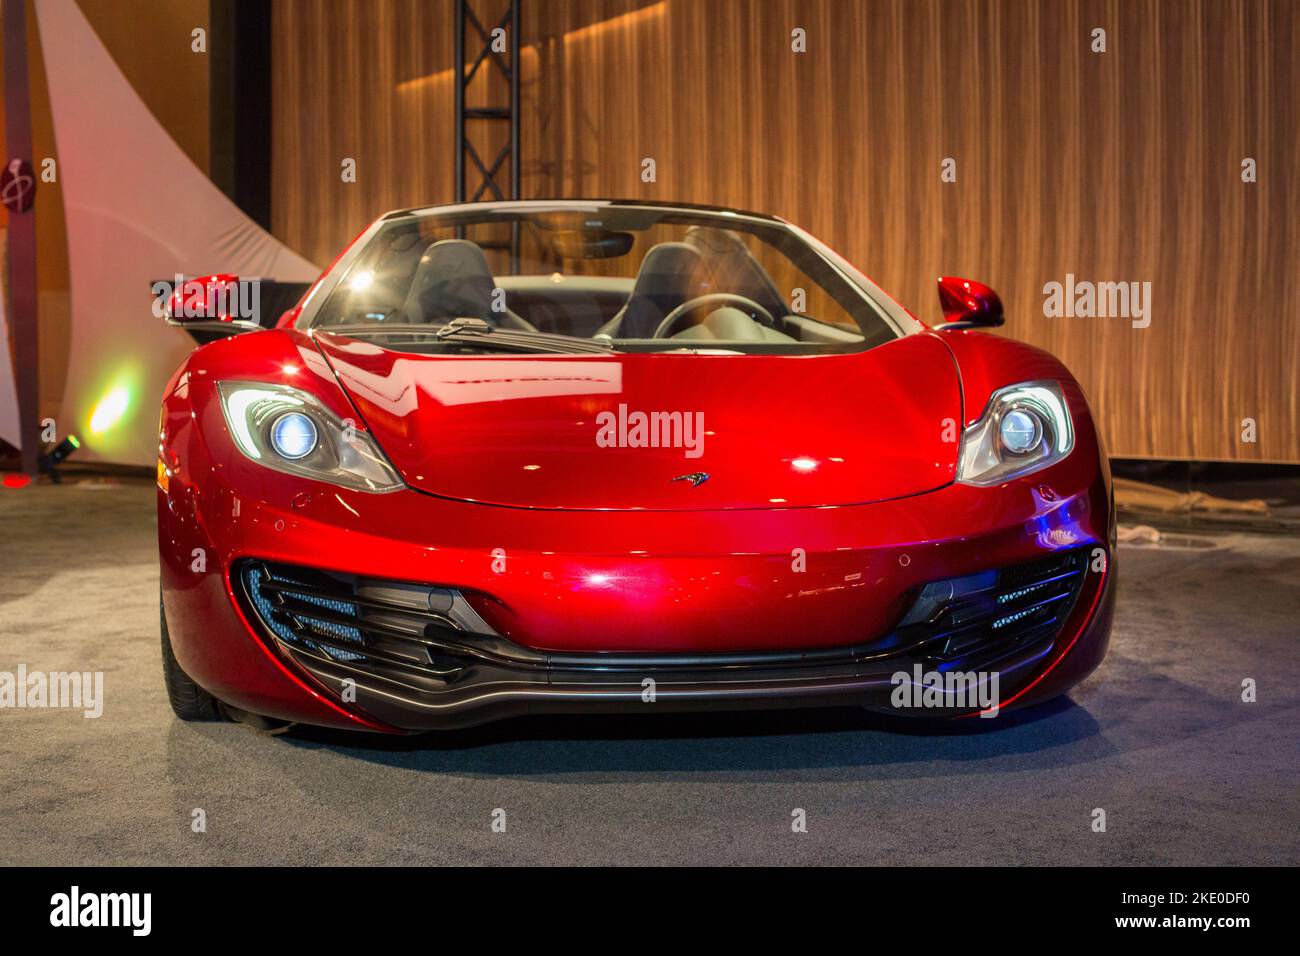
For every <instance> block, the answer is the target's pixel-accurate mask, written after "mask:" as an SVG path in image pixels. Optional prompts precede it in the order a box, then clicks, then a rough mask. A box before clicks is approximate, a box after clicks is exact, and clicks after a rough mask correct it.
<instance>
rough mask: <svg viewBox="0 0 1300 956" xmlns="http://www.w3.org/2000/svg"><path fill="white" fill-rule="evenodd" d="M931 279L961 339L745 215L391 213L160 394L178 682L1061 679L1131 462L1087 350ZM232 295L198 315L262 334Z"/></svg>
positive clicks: (448, 693) (985, 294)
mask: <svg viewBox="0 0 1300 956" xmlns="http://www.w3.org/2000/svg"><path fill="white" fill-rule="evenodd" d="M221 281H222V282H224V283H225V285H227V286H229V285H231V284H232V283H234V282H235V281H236V280H234V279H231V278H229V277H222V279H221ZM211 284H212V283H210V284H209V286H208V288H209V291H210V287H211ZM939 294H940V298H941V300H942V303H943V307H944V312H945V315H946V317H947V318H948V319H949V320H950V321H948V322H946V323H945V324H943V325H941V326H938V327H937V328H933V329H931V328H928V327H927V326H925V325H924V324H923V323H921V322H920V321H918V320H917V319H916V318H914V317H913V316H912V315H910V314H909V313H908V312H907V311H906V310H904V309H903V308H902V307H900V306H899V305H898V304H897V303H895V302H894V301H893V300H892V299H891V298H890V297H889V296H887V295H885V294H884V293H883V292H882V291H881V290H880V289H879V288H877V287H876V286H875V285H874V284H873V283H872V282H871V281H870V280H868V279H867V278H866V277H865V276H864V275H862V274H861V273H860V272H859V271H858V270H857V269H855V268H854V267H853V266H851V265H850V264H849V263H848V262H846V261H845V260H844V259H843V258H841V257H840V256H839V255H837V254H836V253H834V252H833V251H831V250H830V249H828V248H827V247H826V246H825V245H823V244H822V243H820V242H818V241H817V240H816V239H814V238H813V237H811V236H810V235H808V234H807V233H805V232H803V231H802V230H800V229H799V228H797V227H795V226H793V225H791V224H790V223H787V222H785V221H783V220H781V219H777V218H772V217H769V216H762V215H755V214H751V213H745V212H737V211H732V210H724V209H713V208H706V207H699V206H687V205H661V204H653V203H645V202H602V201H557V202H541V201H536V202H509V203H487V204H471V205H456V206H440V207H436V208H428V209H413V210H407V211H402V212H394V213H390V214H388V215H386V216H384V217H382V218H381V219H379V220H378V221H377V222H375V223H374V224H373V225H372V226H370V228H369V229H367V230H366V231H365V232H364V233H363V234H362V235H361V236H360V237H359V238H358V239H357V240H356V241H355V242H354V243H353V244H352V245H351V246H350V247H349V248H348V249H347V251H345V252H344V253H343V254H342V255H341V256H340V258H339V259H338V260H337V261H336V262H335V263H334V264H333V265H332V266H331V267H330V268H329V269H328V270H327V271H326V272H325V274H324V275H323V276H321V277H320V279H319V280H317V282H316V283H315V284H314V285H313V286H312V287H311V289H310V290H309V291H308V292H307V294H306V295H305V296H304V297H303V298H302V300H301V301H300V302H299V304H298V305H297V306H296V307H294V308H293V309H292V310H290V311H289V312H287V313H286V314H285V315H284V316H283V317H281V318H280V320H279V322H278V324H277V325H276V327H274V328H269V329H261V330H256V331H249V332H247V334H240V335H234V336H231V335H227V336H225V337H221V338H218V339H217V340H215V341H211V342H209V344H206V345H204V346H202V347H201V348H198V349H196V350H195V351H194V352H193V353H192V354H191V355H190V357H189V359H188V360H187V361H186V362H185V364H184V365H183V366H182V367H181V368H180V369H179V370H177V372H176V374H175V375H174V376H173V378H172V380H171V381H170V383H169V384H168V386H167V390H166V396H165V398H164V399H163V406H162V420H161V428H160V445H159V459H158V488H159V490H158V535H159V549H160V554H161V563H162V600H161V604H162V646H163V663H164V674H165V678H166V684H167V690H168V694H169V696H170V699H171V703H172V706H173V707H174V708H175V710H176V713H177V714H178V715H179V716H180V717H181V718H184V719H204V718H215V717H218V716H220V715H222V714H224V713H230V712H232V711H234V712H236V713H242V714H251V715H259V716H261V717H264V718H273V719H276V720H282V721H297V722H304V723H310V724H319V725H328V726H334V727H345V728H364V729H368V730H375V731H387V732H395V731H418V730H427V729H436V728H446V727H454V726H463V725H469V724H474V723H480V722H483V721H488V720H493V719H496V718H500V717H505V716H509V715H515V714H525V713H557V712H604V711H611V710H619V711H645V712H648V713H653V712H655V711H656V710H657V709H684V708H685V709H691V708H746V707H777V706H801V705H802V706H809V705H811V706H825V705H843V704H852V705H860V706H865V707H867V708H872V709H877V710H882V711H888V712H891V713H900V714H907V715H916V716H930V715H934V714H938V715H942V716H951V717H960V716H973V715H976V714H982V715H989V714H996V713H998V712H999V711H1000V710H1002V709H1005V708H1007V707H1009V706H1021V705H1024V704H1027V703H1031V702H1034V701H1040V700H1043V699H1044V698H1047V697H1051V696H1054V695H1057V694H1061V693H1062V692H1064V691H1066V690H1067V689H1069V688H1070V687H1072V686H1073V685H1075V684H1076V683H1078V682H1079V681H1080V680H1081V679H1083V677H1084V676H1086V675H1087V674H1088V673H1089V672H1090V671H1092V670H1093V668H1095V667H1096V666H1097V664H1098V663H1099V662H1100V660H1101V658H1102V655H1103V654H1104V653H1105V649H1106V645H1107V641H1108V638H1109V631H1110V622H1111V609H1112V605H1113V597H1114V586H1113V576H1114V572H1113V566H1112V564H1111V561H1112V559H1113V554H1114V516H1113V510H1112V497H1111V488H1110V476H1109V471H1108V467H1107V462H1106V458H1105V455H1104V454H1103V452H1102V450H1101V448H1100V445H1099V442H1098V437H1097V434H1096V430H1095V427H1094V424H1093V420H1092V417H1091V415H1090V414H1089V411H1088V406H1087V403H1086V402H1085V400H1084V396H1083V393H1082V392H1081V390H1080V388H1079V385H1078V383H1077V382H1075V380H1074V379H1073V378H1072V377H1071V376H1070V373H1069V372H1068V371H1066V369H1065V368H1064V367H1063V366H1062V365H1061V364H1060V363H1059V362H1057V361H1056V360H1055V359H1054V358H1052V357H1051V356H1050V355H1047V354H1045V353H1044V352H1042V351H1039V350H1038V349H1035V348H1031V347H1029V346H1026V345H1023V344H1020V343H1018V342H1014V341H1009V340H1007V339H1005V338H1000V337H996V336H992V335H988V334H986V333H985V332H983V331H980V330H979V327H981V326H993V325H998V324H1000V323H1001V321H1002V307H1001V304H1000V302H999V301H998V298H997V296H996V295H995V294H994V293H993V292H992V290H990V289H988V288H986V287H984V286H981V285H979V284H978V283H975V282H970V281H966V280H960V279H947V278H944V279H940V280H939ZM214 316H215V313H213V312H211V311H208V312H202V311H200V313H199V320H198V321H195V318H194V316H193V315H190V316H186V315H184V314H182V312H180V311H178V313H177V315H176V316H175V317H174V318H173V319H172V321H175V322H178V323H182V322H183V323H185V324H189V325H192V326H195V327H196V328H198V329H213V328H215V329H220V330H221V331H223V332H233V331H237V330H241V329H243V328H244V327H245V326H247V325H250V324H252V323H245V322H230V321H224V322H223V321H219V319H220V316H215V319H216V320H214Z"/></svg>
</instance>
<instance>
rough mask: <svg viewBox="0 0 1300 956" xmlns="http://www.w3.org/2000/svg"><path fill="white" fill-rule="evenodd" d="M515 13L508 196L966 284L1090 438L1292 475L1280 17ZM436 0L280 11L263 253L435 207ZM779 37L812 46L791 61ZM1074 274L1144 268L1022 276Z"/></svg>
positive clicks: (1256, 3) (898, 3)
mask: <svg viewBox="0 0 1300 956" xmlns="http://www.w3.org/2000/svg"><path fill="white" fill-rule="evenodd" d="M484 2H485V5H486V6H487V7H491V4H490V3H489V2H488V0H484ZM524 10H525V17H524V31H523V32H524V40H525V43H526V44H528V46H527V47H526V48H525V50H524V51H523V55H522V59H523V67H524V77H523V95H524V100H525V107H524V125H523V139H524V151H523V170H524V195H525V196H592V197H594V196H619V197H631V198H638V197H640V198H654V199H665V200H682V201H687V202H703V203H719V204H724V205H734V206H738V207H741V208H749V209H757V210H761V211H766V212H775V213H778V214H780V215H784V216H786V217H787V218H790V219H792V220H794V221H796V222H798V223H800V224H801V225H804V226H805V227H807V228H809V229H810V230H811V231H813V232H814V233H816V234H817V235H819V236H821V237H822V238H823V239H825V240H826V241H828V242H829V243H831V244H832V245H834V246H835V247H837V248H838V249H840V250H841V251H843V252H844V253H845V254H846V255H847V256H848V257H849V258H850V259H851V260H853V261H854V262H856V263H857V264H858V265H859V266H861V267H862V268H863V270H864V271H866V272H867V273H868V274H870V275H872V276H873V277H874V278H875V279H877V281H879V282H880V283H881V284H882V285H883V286H884V287H885V288H887V289H889V290H890V291H891V292H893V293H894V294H895V295H896V296H897V297H898V298H899V299H900V300H902V301H903V302H904V303H905V304H906V305H907V306H908V307H909V308H911V309H912V310H913V311H914V312H916V313H917V314H918V315H920V316H921V317H922V318H925V319H927V320H929V321H935V320H937V318H938V316H937V311H938V310H937V306H936V303H935V297H934V291H933V278H934V276H936V275H939V274H955V275H968V276H971V277H974V278H979V279H981V280H983V281H986V282H988V283H989V284H990V285H992V286H994V287H995V288H997V289H998V291H999V292H1000V293H1001V294H1002V297H1003V300H1004V302H1005V303H1006V306H1007V312H1008V322H1007V327H1006V333H1007V334H1008V335H1011V336H1015V337H1017V338H1020V339H1023V340H1025V341H1028V342H1032V343H1034V344H1036V345H1040V346H1042V347H1044V348H1046V349H1048V350H1050V351H1052V352H1054V353H1055V354H1057V355H1059V356H1061V357H1062V358H1063V359H1064V360H1065V361H1066V362H1067V363H1068V364H1069V365H1070V367H1071V368H1072V369H1073V370H1074V372H1075V374H1076V375H1078V377H1079V378H1080V380H1081V381H1082V382H1083V383H1084V386H1085V388H1086V389H1087V391H1088V392H1089V394H1090V396H1091V398H1092V401H1093V405H1094V409H1095V411H1096V412H1097V413H1098V415H1099V417H1100V419H1101V421H1102V425H1103V430H1104V433H1105V437H1106V441H1107V444H1108V447H1109V449H1110V451H1111V453H1112V454H1115V455H1118V456H1133V457H1161V458H1201V459H1243V460H1272V461H1291V462H1300V428H1297V423H1298V422H1300V417H1298V412H1300V407H1298V406H1300V387H1298V386H1297V375H1296V368H1297V364H1300V181H1297V172H1298V171H1300V161H1298V160H1297V156H1300V119H1298V114H1297V107H1296V106H1295V104H1294V98H1295V96H1296V94H1297V92H1300V61H1298V60H1297V53H1298V52H1300V4H1296V3H1294V2H1293V0H1164V2H1161V0H1054V2H1036V0H1008V2H990V0H873V2H862V3H857V2H848V0H819V2H811V0H525V7H524ZM451 16H452V14H451V5H450V3H449V2H434V3H425V4H416V3H410V2H357V3H336V2H329V3H324V2H319V0H316V2H308V0H277V6H276V17H275V27H276V29H275V34H276V35H275V40H274V42H275V47H274V56H275V61H276V64H275V104H276V114H275V129H276V132H275V155H274V176H275V188H276V192H275V209H274V221H275V229H276V232H277V234H278V235H279V237H280V238H281V239H283V240H284V241H286V242H287V243H289V244H290V245H291V246H294V247H295V248H298V249H299V250H301V251H302V252H304V253H305V254H307V255H309V256H312V257H314V258H315V259H316V260H317V261H321V262H324V261H327V260H328V259H329V258H330V257H331V256H332V254H333V253H334V252H335V251H336V250H337V249H338V247H339V246H340V245H341V244H342V243H344V242H346V241H347V240H348V239H350V238H351V237H352V235H353V234H355V233H356V232H357V231H358V230H359V229H360V228H362V227H363V226H364V225H365V223H366V221H368V220H369V219H370V218H371V217H372V216H373V215H375V214H377V213H378V212H380V211H382V210H384V209H388V208H393V207H399V206H405V205H414V204H418V203H421V202H431V201H444V200H449V199H450V198H451V196H452V182H451V178H452V177H451V170H452V161H453V154H452V148H451V143H452V140H451V137H452V131H453V127H452V95H453V92H452V81H451V78H450V74H449V73H448V72H447V71H448V70H449V69H450V67H451V63H452V42H453V41H452V37H451V30H450V27H451V22H452V20H451ZM795 27H801V28H803V29H804V30H806V31H807V37H808V52H807V53H804V54H795V53H793V52H791V50H790V31H791V30H792V29H794V28H795ZM1094 27H1103V28H1105V29H1106V31H1107V45H1108V52H1106V53H1105V54H1094V53H1092V52H1090V49H1089V44H1090V36H1089V34H1090V31H1091V30H1092V29H1093V28H1094ZM421 77H424V78H425V79H423V80H421V79H420V78H421ZM412 80H416V81H418V82H416V83H415V84H414V85H412V84H411V82H410V81H412ZM402 84H405V85H402ZM413 90H414V91H416V92H412V91H413ZM344 155H354V156H357V157H358V158H359V159H363V162H362V178H361V181H360V182H359V183H357V184H355V185H351V186H348V185H342V184H340V183H339V181H338V168H339V167H338V163H339V160H340V158H341V157H342V156H344ZM1247 156H1249V157H1252V158H1254V159H1255V160H1256V161H1257V162H1258V170H1259V181H1258V182H1257V183H1254V184H1244V183H1242V182H1241V161H1242V159H1243V158H1244V157H1247ZM645 157H652V158H654V159H655V161H656V165H657V174H658V177H657V182H655V183H652V184H647V183H643V182H642V181H641V160H642V159H643V158H645ZM945 157H953V158H955V159H956V160H957V175H958V179H957V182H956V183H954V184H945V183H943V182H941V180H940V164H941V162H942V160H943V159H944V158H945ZM1067 273H1072V274H1074V275H1075V276H1076V277H1077V278H1078V279H1081V280H1082V279H1087V280H1090V281H1121V280H1122V281H1136V282H1150V283H1151V284H1152V296H1151V298H1152V302H1151V324H1150V327H1148V328H1145V329H1135V328H1132V327H1131V324H1130V323H1129V322H1128V321H1127V320H1125V319H1119V318H1110V319H1103V318H1073V319H1071V318H1052V319H1049V318H1046V317H1044V315H1043V298H1044V297H1043V292H1042V289H1043V285H1044V284H1045V283H1046V282H1049V281H1052V280H1056V281H1063V280H1064V279H1065V276H1066V274H1067ZM1248 417H1249V418H1252V419H1255V420H1256V422H1257V423H1258V441H1257V442H1256V443H1253V444H1251V443H1245V442H1243V441H1241V435H1240V433H1241V422H1242V419H1243V418H1248Z"/></svg>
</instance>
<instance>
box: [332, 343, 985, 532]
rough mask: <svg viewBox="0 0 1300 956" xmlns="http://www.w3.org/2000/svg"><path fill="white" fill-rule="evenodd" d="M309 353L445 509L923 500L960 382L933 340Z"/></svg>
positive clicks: (946, 459)
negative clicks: (869, 345)
mask: <svg viewBox="0 0 1300 956" xmlns="http://www.w3.org/2000/svg"><path fill="white" fill-rule="evenodd" d="M316 341H317V343H318V346H319V348H320V349H321V351H322V353H323V354H324V355H325V357H326V358H327V359H328V361H329V362H330V364H331V366H332V367H333V369H334V371H335V374H336V375H337V376H338V380H339V383H340V384H341V385H342V387H343V389H344V390H345V391H346V392H347V394H348V396H349V397H350V398H351V400H352V402H353V404H354V405H355V406H356V409H357V411H358V413H359V414H360V415H361V417H362V419H363V420H364V422H365V425H366V426H367V427H368V428H369V429H370V430H371V432H372V433H373V434H374V436H375V437H376V439H377V440H378V441H379V444H380V445H381V446H382V448H383V449H384V451H385V453H386V454H387V455H388V457H389V459H390V460H391V461H392V463H393V465H394V466H395V467H396V468H397V470H398V471H399V472H400V473H401V475H402V478H403V479H404V480H405V481H406V483H407V484H408V485H410V486H411V487H412V488H416V489H418V490H420V491H424V492H428V493H430V494H435V495H440V496H444V497H449V498H457V499H461V500H465V501H476V502H484V503H490V504H496V505H507V506H513V507H522V508H549V509H584V510H589V509H617V510H625V509H642V510H671V511H679V510H714V509H732V508H790V507H820V506H829V505H845V504H858V503H866V502H872V501H881V500H885V499H890V498H900V497H905V496H908V495H914V494H918V493H921V492H925V491H930V490H933V489H936V488H939V487H942V486H944V485H946V484H949V483H950V482H951V481H952V480H953V478H954V475H955V471H956V464H957V444H956V441H955V437H956V435H957V433H958V425H957V423H959V422H960V421H961V415H962V408H961V391H960V384H959V381H958V377H957V370H956V366H955V365H954V363H953V359H952V356H951V354H950V353H949V352H948V350H947V348H946V347H945V346H944V345H943V344H942V343H941V342H940V341H939V340H938V338H937V337H936V336H933V335H929V334H921V335H911V336H907V337H904V338H901V339H898V340H895V341H893V342H889V343H887V344H885V345H882V346H879V347H877V348H874V349H871V350H869V351H866V352H859V353H853V354H847V355H818V356H788V355H786V356H775V355H709V354H681V353H678V354H665V353H658V354H626V353H615V354H610V355H585V354H584V355H528V356H522V357H521V356H518V355H513V354H512V355H482V356H469V357H466V356H447V355H419V354H413V353H409V352H401V351H394V350H390V349H386V348H382V347H381V346H379V345H377V344H376V343H374V342H371V341H362V340H360V339H353V338H348V337H346V336H342V335H335V334H330V333H318V334H317V335H316ZM656 446H657V447H656ZM688 476H689V477H688ZM702 544H703V543H702Z"/></svg>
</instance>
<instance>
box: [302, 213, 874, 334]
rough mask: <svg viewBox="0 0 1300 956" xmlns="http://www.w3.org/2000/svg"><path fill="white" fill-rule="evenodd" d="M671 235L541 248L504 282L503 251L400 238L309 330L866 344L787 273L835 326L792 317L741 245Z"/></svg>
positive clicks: (706, 236)
mask: <svg viewBox="0 0 1300 956" xmlns="http://www.w3.org/2000/svg"><path fill="white" fill-rule="evenodd" d="M443 231H450V230H443ZM676 234H677V235H678V236H680V238H672V239H669V240H667V241H658V242H653V243H650V242H649V241H648V239H647V237H646V236H641V237H636V238H634V237H633V235H632V234H631V233H614V232H607V231H604V232H599V231H594V232H591V233H582V232H579V233H573V232H568V233H563V234H558V235H555V236H550V237H546V236H544V237H543V240H542V241H543V244H544V246H545V248H544V250H543V251H544V252H546V253H547V255H546V256H545V258H544V260H543V261H540V262H539V261H536V258H534V259H531V260H530V261H527V262H521V263H519V271H524V269H525V268H527V269H528V272H527V273H526V274H504V275H497V274H495V273H494V271H493V268H492V266H491V265H490V263H489V253H491V254H493V255H494V256H495V257H496V258H498V259H501V260H502V262H503V264H505V265H508V263H507V262H506V260H505V257H504V256H503V255H502V252H503V250H502V249H501V248H500V246H501V243H499V242H495V243H493V242H488V241H485V242H483V243H482V244H480V243H479V242H475V241H473V240H471V239H468V238H461V237H454V236H453V237H447V238H433V240H432V241H425V237H424V236H421V235H418V234H417V233H415V232H409V233H407V234H404V235H401V234H399V235H397V236H395V237H393V238H392V239H391V240H390V241H388V242H386V243H384V244H382V245H381V248H380V250H379V251H378V253H377V254H375V255H373V256H370V257H368V258H363V260H362V261H361V262H360V263H359V264H358V266H354V267H353V269H352V270H351V271H350V272H349V276H348V280H347V281H345V282H344V283H342V284H341V285H340V292H339V293H336V294H335V295H333V296H331V298H330V300H329V302H327V304H326V306H325V307H324V308H323V309H322V310H321V313H320V314H319V315H318V316H317V317H316V319H315V321H314V325H316V326H317V327H327V326H330V325H355V324H358V323H375V324H383V325H388V326H407V327H409V326H412V325H425V324H430V325H443V324H445V323H447V322H450V321H452V320H453V319H460V318H472V319H480V320H482V321H483V322H486V323H487V324H488V325H489V326H491V327H493V328H502V329H513V330H523V331H540V332H548V333H556V334H560V335H567V336H575V337H579V338H604V339H608V340H610V341H616V342H629V341H631V342H635V341H662V340H665V339H667V340H673V341H675V342H680V343H681V345H682V346H683V347H695V348H707V347H710V346H712V345H714V344H720V343H730V344H742V343H749V344H757V345H762V344H769V345H776V344H782V343H787V344H788V343H814V344H823V345H845V344H854V343H859V344H860V343H862V342H863V340H864V335H863V333H862V330H861V328H860V327H859V325H858V323H857V322H856V321H855V320H854V319H853V318H852V316H851V314H850V313H849V312H848V311H847V309H845V308H844V307H843V306H841V305H839V304H838V303H837V302H836V301H835V300H834V299H833V298H831V297H830V296H829V295H826V294H825V293H824V290H821V289H820V288H819V287H818V285H817V283H816V282H815V281H814V280H812V279H810V278H807V277H805V276H803V275H802V273H800V272H799V271H798V270H797V268H794V267H792V266H791V267H789V268H790V271H791V274H792V275H793V279H790V277H789V276H787V277H786V278H787V280H789V284H792V285H794V286H795V287H796V288H795V289H794V290H792V292H794V291H799V292H803V291H804V289H805V288H813V289H815V290H817V291H820V292H822V293H823V294H822V295H820V296H819V297H818V300H819V302H821V303H822V304H823V305H825V306H827V307H828V311H829V312H830V313H831V314H829V315H826V316H824V317H823V316H818V315H812V314H808V313H807V311H803V312H801V311H798V310H796V309H795V308H794V306H793V305H792V301H791V300H792V298H793V295H790V296H787V295H783V294H782V292H781V289H780V287H779V286H778V283H777V281H776V280H775V279H774V278H773V277H772V275H771V274H770V273H769V271H768V270H767V269H765V268H764V267H763V265H762V264H761V263H760V262H759V260H758V259H757V258H756V257H755V256H754V254H753V253H752V252H751V251H750V248H749V246H748V245H747V243H746V241H745V240H744V239H743V238H742V237H741V236H740V235H739V234H738V233H736V232H734V231H732V230H728V229H723V228H718V227H716V226H707V225H691V226H689V227H687V228H685V229H684V230H682V229H678V230H676ZM575 237H576V238H575ZM610 237H613V238H610ZM636 239H639V240H640V242H641V244H642V245H644V246H646V248H645V251H644V254H643V255H641V256H640V262H639V265H636V267H635V273H634V274H631V275H628V274H621V275H620V274H617V273H618V272H624V273H629V272H632V269H631V266H632V265H634V264H635V263H636V258H637V257H636V255H635V254H634V252H633V244H634V242H635V241H636ZM485 247H486V248H485ZM537 258H541V257H537ZM547 268H549V269H550V270H551V271H543V270H544V269H547ZM534 270H535V271H534ZM506 271H507V272H509V271H510V270H509V268H507V270H506ZM611 272H613V273H614V274H610V273H611ZM805 296H806V293H805Z"/></svg>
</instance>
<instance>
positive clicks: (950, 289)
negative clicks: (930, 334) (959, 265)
mask: <svg viewBox="0 0 1300 956" xmlns="http://www.w3.org/2000/svg"><path fill="white" fill-rule="evenodd" d="M939 305H940V306H941V307H942V308H943V318H944V321H943V323H942V324H941V325H936V326H935V328H936V329H979V328H990V329H991V328H993V327H995V326H998V325H1001V324H1002V323H1003V322H1005V321H1006V318H1005V317H1004V316H1003V314H1002V300H1001V299H999V298H998V294H997V293H996V292H994V291H993V290H992V289H990V288H989V287H988V286H986V285H985V284H984V283H982V282H976V281H975V280H974V279H959V278H957V277H956V276H939Z"/></svg>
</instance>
